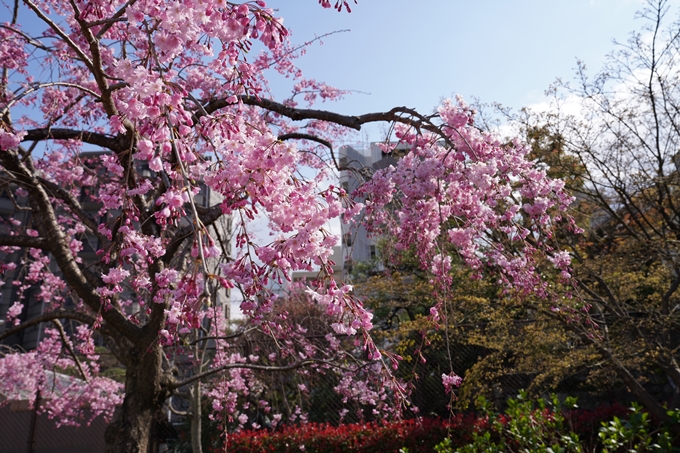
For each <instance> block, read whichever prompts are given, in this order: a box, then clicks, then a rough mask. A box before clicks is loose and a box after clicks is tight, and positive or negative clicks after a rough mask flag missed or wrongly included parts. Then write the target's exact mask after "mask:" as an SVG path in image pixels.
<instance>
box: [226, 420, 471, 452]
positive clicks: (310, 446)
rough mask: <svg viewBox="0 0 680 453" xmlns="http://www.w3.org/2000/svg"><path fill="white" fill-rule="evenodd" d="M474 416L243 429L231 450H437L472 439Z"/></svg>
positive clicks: (231, 436) (230, 444) (235, 436)
mask: <svg viewBox="0 0 680 453" xmlns="http://www.w3.org/2000/svg"><path fill="white" fill-rule="evenodd" d="M474 422H475V418H474V416H471V415H470V416H461V415H459V416H455V417H453V418H452V419H450V420H442V419H433V418H421V419H412V420H400V421H395V422H382V423H375V422H373V423H359V424H348V425H340V426H332V425H321V424H314V423H310V424H306V425H300V426H288V427H284V428H281V429H280V430H277V431H274V432H271V431H240V432H237V433H231V434H229V437H228V451H229V452H230V453H246V452H247V453H250V452H268V453H269V452H271V453H284V452H296V453H299V452H300V451H305V452H310V453H312V452H314V453H321V452H323V453H342V452H352V451H357V452H358V451H360V452H366V453H371V452H375V453H378V452H379V453H386V452H393V451H394V452H396V451H399V449H400V448H403V447H407V448H408V450H409V452H411V453H417V452H428V453H431V452H432V451H434V446H435V445H437V444H438V443H439V442H441V441H442V440H444V438H446V437H447V436H450V437H451V439H452V440H454V442H456V443H460V444H461V445H464V444H465V443H467V442H469V440H470V433H471V431H472V427H473V425H474Z"/></svg>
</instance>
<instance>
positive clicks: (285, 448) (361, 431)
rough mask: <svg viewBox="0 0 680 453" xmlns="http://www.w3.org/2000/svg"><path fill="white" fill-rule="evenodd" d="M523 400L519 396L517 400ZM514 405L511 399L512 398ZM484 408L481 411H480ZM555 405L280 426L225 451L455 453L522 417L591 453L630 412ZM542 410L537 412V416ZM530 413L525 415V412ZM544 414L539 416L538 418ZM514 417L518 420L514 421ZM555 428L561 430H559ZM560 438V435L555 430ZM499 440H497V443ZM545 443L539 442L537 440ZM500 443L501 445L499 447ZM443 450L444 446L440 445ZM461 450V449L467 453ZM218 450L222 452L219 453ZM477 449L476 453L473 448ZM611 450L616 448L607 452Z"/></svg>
mask: <svg viewBox="0 0 680 453" xmlns="http://www.w3.org/2000/svg"><path fill="white" fill-rule="evenodd" d="M518 399H519V400H520V401H521V398H518ZM511 401H512V400H511ZM480 409H482V408H480ZM551 410H552V407H546V406H545V405H543V404H540V405H533V404H529V402H527V401H525V402H524V403H523V404H519V405H517V404H516V405H515V408H514V410H509V411H508V412H506V413H505V414H492V413H490V412H489V411H488V410H484V409H482V410H481V411H480V412H479V414H478V415H473V414H467V415H456V416H454V417H451V418H450V419H448V420H445V419H434V418H419V419H410V420H399V421H392V422H387V421H385V422H372V423H359V424H345V425H340V426H332V425H326V424H315V423H309V424H304V425H296V426H284V427H279V428H278V429H277V430H275V431H266V430H258V431H247V430H246V431H240V432H235V433H230V434H229V436H228V447H227V451H229V452H230V453H246V452H248V453H249V452H268V453H288V452H296V453H298V452H300V451H304V452H309V453H341V452H366V453H371V452H379V453H387V452H398V451H400V450H401V451H405V452H408V453H421V452H423V453H424V452H427V453H432V452H434V451H435V447H437V446H438V445H440V444H442V442H444V441H445V439H449V440H446V441H445V444H446V446H447V447H448V448H446V449H437V451H457V450H458V449H459V448H463V447H465V446H466V445H467V446H468V448H469V447H470V446H471V444H477V445H479V444H478V442H479V441H480V438H479V435H480V433H489V434H488V435H489V436H491V437H490V438H489V441H490V442H492V443H498V441H500V440H501V438H502V436H503V433H502V431H503V430H505V429H506V428H507V427H509V426H510V425H512V426H513V428H512V429H517V428H516V427H517V426H518V425H517V423H518V421H519V419H520V418H526V417H528V418H526V419H527V420H528V421H529V424H530V425H532V426H533V425H536V422H537V421H538V420H545V421H546V424H545V426H544V427H543V428H542V430H543V431H541V432H538V431H535V430H534V433H533V434H532V435H534V436H539V437H540V436H543V437H545V436H546V433H547V431H546V429H548V428H550V429H552V430H553V431H565V432H567V433H575V434H576V435H577V437H576V436H575V437H574V438H575V439H579V443H580V444H581V445H583V447H584V449H585V450H588V451H593V450H592V449H593V448H596V449H597V450H598V451H600V450H601V448H597V447H596V445H597V444H599V443H600V441H601V439H600V438H601V437H602V436H601V434H600V432H601V430H602V429H603V427H606V426H607V424H608V423H610V422H609V421H610V420H612V419H616V420H618V419H619V418H621V419H625V418H626V416H627V414H628V408H626V407H624V406H622V405H620V404H611V405H603V406H601V407H599V408H597V409H596V410H594V411H586V410H580V409H572V410H566V409H565V408H562V410H560V412H559V415H558V417H557V418H558V419H559V420H560V422H559V424H558V425H557V424H555V422H556V421H557V420H555V417H553V415H550V414H552V412H551ZM536 411H538V412H536ZM523 412H527V414H523ZM539 414H540V416H538V415H539ZM513 419H514V421H513ZM556 428H557V429H556ZM553 434H558V432H553ZM494 438H495V439H496V441H493V439H494ZM538 440H539V441H541V440H540V439H538ZM499 445H500V444H499ZM440 448H441V447H440ZM465 450H466V449H465V448H463V450H461V451H465ZM220 451H222V450H221V449H220ZM469 451H474V450H469ZM608 451H613V450H608Z"/></svg>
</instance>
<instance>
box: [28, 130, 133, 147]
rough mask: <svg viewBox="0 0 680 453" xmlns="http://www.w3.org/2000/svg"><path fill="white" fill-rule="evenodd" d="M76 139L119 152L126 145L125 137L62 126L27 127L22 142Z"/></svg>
mask: <svg viewBox="0 0 680 453" xmlns="http://www.w3.org/2000/svg"><path fill="white" fill-rule="evenodd" d="M70 139H76V140H80V141H82V142H84V143H89V144H91V145H97V146H101V147H102V148H107V149H110V150H112V151H115V152H121V151H123V150H125V149H127V147H126V146H125V145H126V143H125V141H126V140H125V139H124V137H121V136H116V137H113V136H111V135H106V134H100V133H97V132H87V131H81V130H77V129H63V128H49V127H46V128H42V129H29V130H27V131H26V135H25V136H24V138H23V139H22V141H23V142H30V141H41V140H70Z"/></svg>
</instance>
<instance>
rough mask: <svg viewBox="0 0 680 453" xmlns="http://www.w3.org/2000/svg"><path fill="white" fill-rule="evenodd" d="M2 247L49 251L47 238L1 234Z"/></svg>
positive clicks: (0, 242)
mask: <svg viewBox="0 0 680 453" xmlns="http://www.w3.org/2000/svg"><path fill="white" fill-rule="evenodd" d="M0 246H9V247H31V248H34V249H41V250H48V249H49V246H48V243H47V241H46V240H45V238H41V237H33V236H24V235H21V236H20V235H9V234H0Z"/></svg>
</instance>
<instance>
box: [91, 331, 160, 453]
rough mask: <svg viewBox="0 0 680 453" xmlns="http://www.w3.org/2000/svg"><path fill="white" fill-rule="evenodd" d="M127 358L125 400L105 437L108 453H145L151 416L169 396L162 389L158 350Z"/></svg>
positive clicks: (155, 347)
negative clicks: (128, 360) (128, 361)
mask: <svg viewBox="0 0 680 453" xmlns="http://www.w3.org/2000/svg"><path fill="white" fill-rule="evenodd" d="M128 354H129V356H130V363H131V365H129V366H128V367H127V369H126V371H125V399H124V400H123V405H122V407H121V408H120V409H119V411H118V413H117V414H116V419H115V420H114V421H113V422H112V423H111V424H110V425H109V426H108V427H107V428H106V432H105V434H104V439H105V441H106V452H107V453H147V449H148V446H149V436H150V433H151V427H152V423H153V422H154V416H155V415H156V413H157V412H158V411H159V410H161V408H162V406H163V402H164V401H165V399H166V398H167V396H168V392H167V390H165V389H163V387H162V385H161V379H162V376H163V369H162V361H161V354H162V350H161V347H160V346H159V345H158V344H154V345H152V346H151V347H149V348H148V349H146V350H143V351H140V350H139V349H138V348H133V349H132V350H129V351H128Z"/></svg>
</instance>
